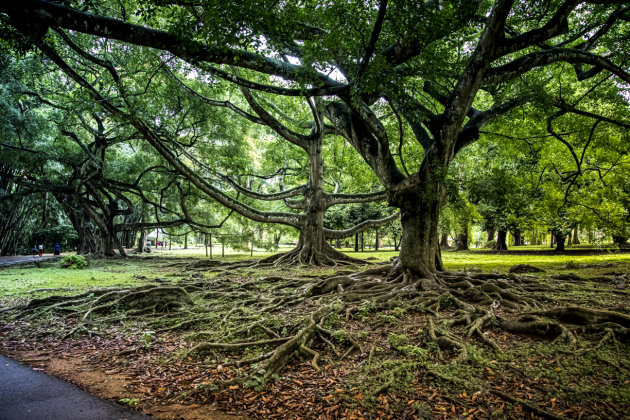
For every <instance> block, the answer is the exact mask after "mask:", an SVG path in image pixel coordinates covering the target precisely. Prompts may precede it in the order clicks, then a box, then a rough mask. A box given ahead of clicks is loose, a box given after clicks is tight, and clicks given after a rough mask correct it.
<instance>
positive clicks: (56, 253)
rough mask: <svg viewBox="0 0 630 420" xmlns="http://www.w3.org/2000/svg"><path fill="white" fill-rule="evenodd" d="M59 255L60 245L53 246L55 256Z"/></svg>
mask: <svg viewBox="0 0 630 420" xmlns="http://www.w3.org/2000/svg"><path fill="white" fill-rule="evenodd" d="M59 254H61V245H59V244H55V255H59Z"/></svg>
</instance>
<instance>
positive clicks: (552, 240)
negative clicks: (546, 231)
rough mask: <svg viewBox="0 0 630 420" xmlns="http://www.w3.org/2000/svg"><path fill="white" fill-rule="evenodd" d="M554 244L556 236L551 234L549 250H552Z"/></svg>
mask: <svg viewBox="0 0 630 420" xmlns="http://www.w3.org/2000/svg"><path fill="white" fill-rule="evenodd" d="M555 244H556V236H555V235H554V234H553V232H551V237H550V238H549V248H553V246H554V245H555Z"/></svg>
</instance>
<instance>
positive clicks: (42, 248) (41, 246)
mask: <svg viewBox="0 0 630 420" xmlns="http://www.w3.org/2000/svg"><path fill="white" fill-rule="evenodd" d="M38 249H39V256H40V257H41V256H43V255H44V244H39V247H38Z"/></svg>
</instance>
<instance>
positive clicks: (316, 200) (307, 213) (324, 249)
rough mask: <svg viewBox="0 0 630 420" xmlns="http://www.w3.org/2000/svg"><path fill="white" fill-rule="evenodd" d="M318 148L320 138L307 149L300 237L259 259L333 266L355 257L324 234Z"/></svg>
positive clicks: (319, 148) (319, 153)
mask: <svg viewBox="0 0 630 420" xmlns="http://www.w3.org/2000/svg"><path fill="white" fill-rule="evenodd" d="M321 149H322V143H321V138H318V139H312V140H311V141H309V143H308V147H307V149H306V152H307V154H308V158H309V164H310V172H309V181H308V184H307V188H306V191H305V192H304V215H303V217H302V224H301V226H300V227H299V229H300V238H299V240H298V244H297V246H296V248H295V249H293V250H292V251H289V252H287V253H286V254H278V255H273V256H271V257H269V258H266V259H263V260H262V261H261V262H263V263H267V262H273V263H274V264H285V263H288V264H308V265H334V264H337V263H338V262H341V261H351V260H354V259H352V258H350V257H348V256H346V255H345V254H343V253H341V252H339V251H337V250H336V249H334V248H333V247H332V246H331V245H330V244H329V243H328V241H327V240H326V237H325V235H324V214H325V213H326V202H325V197H324V161H323V159H322V150H321ZM354 261H355V262H356V261H358V260H354Z"/></svg>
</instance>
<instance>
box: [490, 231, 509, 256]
mask: <svg viewBox="0 0 630 420" xmlns="http://www.w3.org/2000/svg"><path fill="white" fill-rule="evenodd" d="M506 238H507V230H505V229H499V232H498V233H497V243H496V245H495V246H494V248H493V249H495V250H497V251H507V249H508V247H507V242H506Z"/></svg>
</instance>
